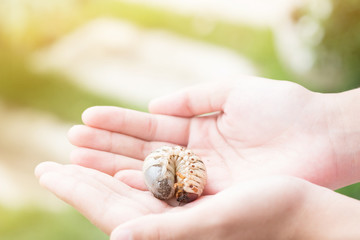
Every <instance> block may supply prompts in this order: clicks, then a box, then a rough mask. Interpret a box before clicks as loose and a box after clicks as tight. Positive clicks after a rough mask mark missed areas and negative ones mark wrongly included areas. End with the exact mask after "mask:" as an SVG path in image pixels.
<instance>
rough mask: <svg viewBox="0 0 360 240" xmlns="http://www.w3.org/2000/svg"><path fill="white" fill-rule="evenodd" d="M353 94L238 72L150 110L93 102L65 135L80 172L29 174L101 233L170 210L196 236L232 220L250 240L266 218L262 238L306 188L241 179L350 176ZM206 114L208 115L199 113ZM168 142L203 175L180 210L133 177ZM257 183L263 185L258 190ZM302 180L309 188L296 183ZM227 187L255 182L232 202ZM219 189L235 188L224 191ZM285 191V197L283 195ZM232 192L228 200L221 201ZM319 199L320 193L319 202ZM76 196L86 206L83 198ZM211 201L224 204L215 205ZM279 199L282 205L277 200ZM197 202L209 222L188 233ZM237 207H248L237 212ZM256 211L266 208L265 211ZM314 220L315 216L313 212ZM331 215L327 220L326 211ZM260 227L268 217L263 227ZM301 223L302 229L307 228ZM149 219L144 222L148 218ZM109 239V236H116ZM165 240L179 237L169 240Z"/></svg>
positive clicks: (355, 172)
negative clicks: (184, 151)
mask: <svg viewBox="0 0 360 240" xmlns="http://www.w3.org/2000/svg"><path fill="white" fill-rule="evenodd" d="M357 95H359V94H358V93H357V92H356V91H350V92H346V93H341V94H319V93H313V92H311V91H309V90H307V89H305V88H303V87H301V86H299V85H297V84H294V83H290V82H285V81H274V80H269V79H262V78H253V77H244V79H243V80H241V81H237V82H228V83H223V82H222V83H212V84H207V85H203V86H195V87H193V88H190V89H186V90H183V91H180V92H178V93H175V94H171V95H169V96H166V97H163V98H160V99H157V100H155V101H153V102H151V103H150V105H149V111H150V113H142V112H137V111H133V110H128V109H122V108H116V107H93V108H90V109H88V110H86V111H85V112H84V114H83V122H84V125H80V126H74V127H73V128H72V129H71V130H70V131H69V140H70V141H71V142H72V143H73V144H74V145H75V146H77V147H78V148H77V149H75V150H74V152H73V153H72V156H71V160H72V162H73V163H75V164H77V165H81V166H83V167H86V168H83V167H80V166H73V165H72V166H71V165H70V166H61V165H57V164H54V163H45V164H41V165H39V166H38V168H37V169H36V175H37V176H38V177H39V179H40V183H41V184H42V185H43V186H45V187H46V188H48V189H49V190H50V191H52V192H54V193H55V194H57V195H58V196H59V197H60V198H62V199H63V200H65V201H67V202H68V203H70V204H71V205H73V206H75V208H77V209H79V211H81V212H82V213H83V214H84V215H85V216H86V217H88V218H89V219H90V220H91V221H92V222H93V223H94V224H95V225H97V226H99V227H100V228H101V229H102V230H103V231H104V232H106V233H110V232H111V231H112V230H113V229H114V228H115V227H116V226H118V225H120V224H122V225H120V228H121V226H125V227H124V228H125V229H130V230H131V231H130V232H131V233H132V234H135V232H136V230H134V229H136V227H134V228H132V227H131V226H133V225H126V224H130V223H132V222H136V221H137V219H140V220H139V221H140V222H141V219H143V218H145V217H146V218H147V220H150V219H149V218H151V217H154V218H155V217H159V218H164V221H165V219H168V220H169V219H170V217H166V216H172V215H167V214H170V213H171V214H175V213H176V214H180V215H176V216H179V217H184V218H183V219H184V221H185V219H186V220H187V221H185V222H188V224H189V225H187V228H180V227H179V226H178V227H179V228H180V229H187V230H186V231H184V233H188V232H189V231H190V232H191V231H193V232H194V234H195V235H194V236H201V233H200V232H202V233H206V232H208V233H209V232H212V230H213V228H211V227H210V228H209V229H211V231H209V229H206V226H213V225H211V224H220V225H221V226H227V224H226V223H228V224H230V222H233V224H232V225H231V224H230V225H229V226H232V228H231V229H232V230H231V231H232V232H236V231H237V230H236V231H235V229H238V228H239V233H243V232H242V231H241V229H243V230H244V231H245V232H247V233H248V236H249V237H251V236H253V235H252V234H257V233H259V234H260V233H261V231H258V222H257V220H259V221H260V219H262V218H263V217H264V219H267V218H266V216H268V217H269V218H268V220H269V221H264V222H263V225H261V226H262V227H263V228H264V230H265V231H264V232H263V234H264V236H271V235H269V234H270V233H269V232H267V231H266V229H267V227H273V228H269V231H270V230H271V229H276V227H279V226H282V227H281V231H280V230H278V231H277V232H282V231H283V227H284V222H289V223H290V222H291V221H287V220H283V221H284V222H280V223H274V224H275V225H272V224H273V222H272V221H274V219H273V218H270V217H271V216H274V214H275V215H276V216H279V220H281V219H287V217H286V216H285V218H281V216H282V215H281V213H284V212H285V213H287V216H288V218H292V217H294V219H295V218H296V217H297V218H299V216H306V211H305V210H306V209H307V208H299V206H303V205H302V204H303V203H302V201H300V200H296V201H295V199H297V198H300V199H303V197H304V196H305V198H306V196H307V195H309V193H308V191H305V192H300V193H299V192H292V191H290V188H289V187H285V188H282V185H281V184H274V185H270V186H268V185H267V184H266V182H267V181H263V182H261V181H260V183H261V184H260V183H259V184H258V185H256V188H255V187H254V186H252V184H250V183H251V182H252V181H257V180H252V179H258V178H263V177H265V176H272V175H291V176H295V177H299V178H302V179H305V180H308V181H310V182H313V183H316V184H318V185H322V186H325V187H328V188H331V189H335V188H338V187H341V186H345V185H349V184H351V183H354V182H356V181H359V176H360V174H359V169H360V168H359V161H358V159H359V157H358V156H359V147H358V146H360V143H359V141H360V140H359V139H360V137H359V136H358V135H359V132H360V131H358V126H357V125H358V124H356V121H357V119H359V117H360V116H358V115H359V114H358V113H360V111H356V110H355V111H354V107H356V106H354V103H355V102H356V98H358V96H357ZM359 96H360V95H359ZM212 112H216V113H215V114H212V115H206V116H203V115H202V114H206V113H212ZM199 115H202V116H199ZM172 144H174V145H182V146H187V147H188V148H190V149H192V150H193V151H194V152H195V153H196V154H197V155H199V156H201V158H202V160H203V161H204V163H205V165H206V168H207V172H208V182H207V185H206V187H205V190H204V193H203V196H202V197H201V198H199V199H198V200H196V201H194V202H193V203H190V204H187V205H185V206H182V207H181V208H180V207H176V208H173V207H171V206H170V205H168V204H167V203H164V202H163V201H160V200H157V199H155V198H154V197H153V196H151V195H150V194H149V192H147V191H146V188H145V185H144V183H143V179H142V173H141V166H142V159H144V158H145V156H146V155H147V154H149V153H150V152H151V151H152V150H154V149H156V148H158V147H160V146H163V145H172ZM89 168H90V169H89ZM91 168H92V169H91ZM60 179H61V181H60ZM119 180H120V181H119ZM283 180H284V179H283ZM284 181H285V180H284ZM286 181H287V180H286ZM297 181H298V180H295V182H297ZM281 182H283V181H281ZM290 182H293V181H290ZM247 183H249V185H248V184H247ZM301 184H302V183H301ZM262 185H265V187H261V186H262ZM285 185H286V184H285ZM290 185H291V184H290ZM295 185H296V184H295ZM305 185H306V186H308V185H311V184H310V183H308V182H306V184H305ZM234 186H238V187H240V189H242V188H245V189H248V188H249V189H253V188H255V189H253V191H254V192H256V193H257V194H256V193H254V195H252V196H254V198H253V199H246V200H244V199H243V197H244V196H243V195H242V194H240V195H241V196H239V198H237V197H235V196H238V195H237V193H238V192H241V191H239V190H238V191H236V190H234V189H236V187H234ZM248 186H252V187H248ZM291 186H292V187H294V186H293V185H291ZM311 186H313V185H311ZM313 187H314V188H316V189H317V188H320V187H317V186H313ZM309 188H310V189H311V188H312V187H309ZM74 189H75V191H74ZM230 189H232V190H230ZM258 189H259V192H257V191H258ZM264 189H269V190H268V191H267V192H270V193H269V195H266V194H265V195H264V196H262V192H264V191H262V192H261V191H260V190H264ZM320 189H323V188H320ZM228 191H235V193H231V194H230V193H228ZM249 191H250V190H249ZM286 191H289V192H290V194H284V192H286ZM272 192H275V193H278V194H277V195H278V196H280V197H281V198H280V199H277V198H276V199H277V200H276V201H275V200H273V198H272V197H274V195H275V194H274V195H272V194H271V193H272ZM309 192H319V193H317V194H314V196H318V195H321V194H320V193H321V192H323V190H322V191H309ZM215 194H216V195H215ZM227 194H228V195H227ZM327 194H329V196H330V195H331V194H333V195H335V196H336V197H334V199H337V198H339V196H338V195H337V194H335V193H332V192H331V194H330V193H329V192H327V193H326V194H325V193H324V196H326V197H329V196H328V195H327ZM233 195H234V198H232V197H231V196H233ZM310 195H311V194H310ZM91 196H93V197H91ZM221 196H227V198H226V197H224V198H221ZM89 199H91V201H89ZM212 199H215V200H212ZM281 199H283V200H281ZM326 199H327V198H323V200H324V201H325V202H326ZM254 200H256V201H254ZM84 201H85V202H88V203H86V204H84ZM213 201H214V202H213ZM221 201H224V203H223V204H221ZM226 201H228V202H229V203H226ZM279 201H280V203H284V204H280V205H279V206H277V204H278V203H279ZM281 201H283V202H281ZM298 201H299V203H297V202H298ZM354 201H355V200H354ZM203 202H206V204H205V203H203ZM239 202H241V204H239ZM293 202H295V203H293ZM334 202H335V203H336V202H337V200H334ZM340 202H341V201H340ZM212 203H213V204H212ZM254 203H256V205H259V204H260V205H261V204H265V206H266V207H263V208H259V209H261V211H260V210H259V209H257V208H256V207H255V206H254ZM311 203H312V202H311V201H310V202H309V206H310V207H309V209H314V210H316V209H317V207H318V206H320V204H319V203H316V201H315V202H314V203H313V204H311ZM99 204H100V205H102V208H101V209H100V210H99V209H98V208H96V207H94V206H98V205H99ZM251 204H253V205H251ZM287 204H290V205H291V206H289V207H290V209H293V207H292V204H294V205H295V206H296V207H295V208H296V209H300V210H301V214H297V213H295V212H297V211H290V212H288V211H287V210H286V211H285V210H284V209H281V208H282V207H284V206H285V209H288V208H286V206H287ZM298 204H299V205H298ZM321 204H324V203H323V202H321ZM354 205H356V204H354ZM197 206H198V207H197ZM203 206H208V207H209V208H207V209H211V211H209V210H207V215H208V214H210V213H212V215H213V216H215V223H214V222H211V221H210V220H211V219H212V218H210V217H209V219H208V218H206V219H207V220H209V221H210V222H208V221H204V226H203V227H200V228H198V229H200V230H201V231H200V230H199V231H200V232H199V231H198V232H197V230H196V229H192V230H189V228H190V226H198V225H199V220H196V219H197V218H196V217H195V216H196V215H195V214H199V216H206V215H204V214H205V210H203V211H204V212H202V211H200V210H196V209H203V208H204V207H203ZM219 206H230V207H231V209H234V208H235V209H238V211H235V210H233V211H232V210H229V209H227V211H228V213H232V212H234V214H230V216H233V217H234V218H232V217H229V216H228V215H222V212H220V210H221V208H219ZM241 206H244V208H245V207H248V208H245V210H246V209H252V210H253V211H245V213H244V212H243V211H244V210H243V208H242V207H241ZM251 206H252V207H251ZM269 206H271V208H269ZM324 206H326V204H324ZM351 206H353V205H351ZM336 207H339V206H336ZM216 208H219V209H216ZM279 208H280V209H279ZM340 208H341V207H340ZM193 209H194V211H193ZM214 209H215V210H214ZM195 210H196V211H195ZM265 210H268V211H270V214H269V213H268V211H265ZM300 210H299V211H300ZM213 211H215V213H214V212H213ZM181 212H184V213H183V214H184V215H181ZM224 212H226V211H224ZM324 212H326V210H324ZM160 213H161V214H160ZM202 214H203V215H202ZM267 214H269V215H267ZM277 214H279V215H277ZM285 215H286V214H285ZM161 216H162V217H161ZM319 216H323V215H322V214H320V213H319ZM324 216H326V214H324ZM238 217H244V219H249V218H250V219H252V218H253V217H258V218H254V221H249V222H244V219H243V220H242V221H241V218H240V219H239V218H238ZM326 217H328V216H326ZM333 217H334V218H336V215H334V216H333ZM271 219H272V220H271ZM300 220H301V218H300ZM307 221H308V219H306V221H305V220H304V222H305V223H306V222H307ZM314 221H315V223H317V224H320V222H321V219H316V217H315V218H314ZM316 221H318V222H316ZM142 223H144V222H142ZM205 223H208V224H207V225H206V224H205ZM237 223H239V225H237ZM265 223H269V226H267V224H265ZM305 223H304V226H303V227H304V228H310V229H311V226H307V225H306V224H305ZM151 224H154V223H153V221H151ZM151 224H150V225H151ZM174 224H175V223H174ZM243 224H245V225H246V224H248V225H251V224H253V225H254V226H253V228H251V227H247V228H246V229H248V230H246V229H244V228H243V227H242V226H243ZM286 225H287V224H286ZM126 226H128V227H126ZM134 226H137V227H139V226H140V225H136V224H135V225H134ZM174 226H175V225H174ZM158 228H159V229H160V227H158ZM158 228H156V229H158ZM174 228H175V227H174ZM224 229H226V228H225V227H224ZM249 229H254V230H255V232H252V233H250V232H251V231H250V230H249ZM289 229H290V230H293V233H291V232H289V233H284V234H285V235H287V234H290V235H289V236H293V238H294V239H295V237H296V236H298V235H299V232H301V231H298V230H297V228H296V227H294V226H292V227H290V226H289ZM149 231H150V230H149ZM156 231H157V232H160V233H161V234H165V233H162V232H161V231H165V229H163V230H156ZM157 232H154V233H152V234H153V235H149V236H150V237H149V239H157V238H156V237H159V236H163V235H159V234H160V233H157ZM285 232H286V231H285ZM305 232H306V231H305ZM184 233H183V234H184ZM295 233H296V234H295ZM301 233H302V232H301ZM310 233H311V231H310ZM196 234H198V235H196ZM214 234H215V233H214ZM113 236H114V237H113V238H114V239H115V237H116V236H117V233H114V234H113ZM133 236H135V235H133ZM151 236H154V237H153V238H151ZM174 236H175V235H174ZM179 236H180V235H179ZM220 236H222V235H219V237H220ZM242 236H243V235H242ZM229 237H230V236H229ZM276 237H279V236H276ZM165 238H166V237H165ZM172 238H173V239H180V238H177V236H175V237H172ZM134 239H137V238H136V237H135V238H134ZM139 239H141V238H139ZM196 239H199V238H196ZM235 239H239V238H235ZM244 239H261V238H260V235H259V238H256V237H254V238H245V237H244ZM266 239H270V237H269V238H266ZM273 239H281V238H273ZM300 239H301V238H300ZM303 239H311V238H303ZM315 239H316V238H315ZM318 239H319V238H318ZM321 239H326V238H321ZM335 239H336V238H335ZM350 239H351V238H350Z"/></svg>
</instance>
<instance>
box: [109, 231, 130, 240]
mask: <svg viewBox="0 0 360 240" xmlns="http://www.w3.org/2000/svg"><path fill="white" fill-rule="evenodd" d="M131 239H132V234H131V231H129V230H126V229H121V230H118V231H116V234H115V238H114V239H113V240H131Z"/></svg>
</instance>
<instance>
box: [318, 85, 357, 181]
mask: <svg viewBox="0 0 360 240" xmlns="http://www.w3.org/2000/svg"><path fill="white" fill-rule="evenodd" d="M322 98H323V102H324V106H325V112H326V113H325V114H326V119H327V126H328V136H329V141H330V143H331V144H332V149H333V159H334V161H335V162H334V163H335V165H336V166H337V168H336V177H337V179H336V182H337V184H336V185H337V186H336V187H342V186H346V185H349V184H352V183H355V182H358V181H360V122H359V121H360V104H358V102H359V100H360V91H359V90H357V89H356V90H352V91H347V92H342V93H332V94H322Z"/></svg>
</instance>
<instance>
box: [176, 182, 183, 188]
mask: <svg viewBox="0 0 360 240" xmlns="http://www.w3.org/2000/svg"><path fill="white" fill-rule="evenodd" d="M183 186H184V184H183V183H175V184H174V188H177V187H180V188H182V187H183Z"/></svg>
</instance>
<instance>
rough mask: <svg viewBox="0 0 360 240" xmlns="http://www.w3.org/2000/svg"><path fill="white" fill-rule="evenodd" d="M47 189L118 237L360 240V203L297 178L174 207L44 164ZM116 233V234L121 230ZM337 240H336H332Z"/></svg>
mask: <svg viewBox="0 0 360 240" xmlns="http://www.w3.org/2000/svg"><path fill="white" fill-rule="evenodd" d="M35 173H36V175H37V176H38V178H39V181H40V183H41V185H43V186H44V187H46V188H48V189H49V190H50V191H52V192H54V193H55V194H56V195H57V196H58V197H60V198H61V199H63V200H64V201H66V202H68V203H69V204H71V205H73V206H74V207H75V208H76V209H78V210H79V211H80V212H81V213H83V214H84V215H85V217H87V218H88V219H89V220H90V221H91V222H92V223H94V224H95V225H96V226H98V227H99V228H100V229H102V230H103V231H104V232H105V233H107V234H110V233H111V232H112V234H111V240H118V239H130V237H131V239H134V240H136V239H175V240H176V239H244V240H246V239H277V240H281V239H307V240H311V239H359V236H360V233H359V228H358V219H359V216H360V206H359V202H358V201H356V200H354V199H350V198H347V197H345V196H342V195H340V194H337V193H334V192H332V191H330V190H328V189H325V188H322V187H319V186H316V185H313V184H311V183H309V182H306V181H304V180H300V179H296V178H293V177H285V176H276V177H267V178H259V179H256V180H249V181H243V182H241V183H237V184H234V185H233V186H232V187H229V188H227V189H226V190H224V191H222V192H221V193H219V194H216V195H210V196H203V197H201V198H199V199H198V200H196V201H194V202H192V203H189V204H186V205H184V206H180V207H171V206H170V205H168V204H167V203H166V202H164V201H161V200H158V199H156V198H154V197H153V196H152V195H151V194H150V193H149V192H147V191H141V190H137V189H133V188H131V187H129V186H127V185H126V184H124V183H122V182H120V181H118V180H116V179H114V178H113V177H111V176H109V175H107V174H104V173H102V172H99V171H96V170H93V169H88V168H84V167H81V166H76V165H67V166H64V165H60V164H56V163H42V164H40V165H39V166H38V167H37V168H36V171H35ZM114 229H115V230H114ZM330 237H331V238H330Z"/></svg>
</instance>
